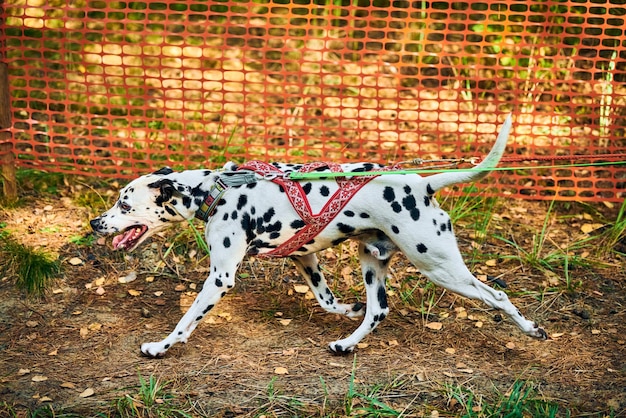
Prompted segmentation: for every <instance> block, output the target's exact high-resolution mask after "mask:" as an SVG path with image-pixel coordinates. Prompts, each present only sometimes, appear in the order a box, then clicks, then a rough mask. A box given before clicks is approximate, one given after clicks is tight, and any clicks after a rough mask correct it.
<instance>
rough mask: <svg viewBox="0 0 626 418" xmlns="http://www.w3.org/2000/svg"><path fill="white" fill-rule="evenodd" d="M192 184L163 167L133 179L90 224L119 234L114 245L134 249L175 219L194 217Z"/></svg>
mask: <svg viewBox="0 0 626 418" xmlns="http://www.w3.org/2000/svg"><path fill="white" fill-rule="evenodd" d="M192 206H193V205H192V197H191V191H190V187H189V186H187V185H184V184H182V183H180V182H179V181H177V180H176V173H174V171H172V170H171V169H170V168H163V169H161V170H159V171H156V172H154V173H152V174H148V175H145V176H142V177H139V178H137V179H135V180H133V181H131V182H130V183H129V184H128V185H127V186H126V187H124V188H123V189H122V190H121V191H120V196H119V199H118V200H117V202H116V203H115V205H113V207H112V208H111V209H109V210H107V211H106V212H104V213H103V214H102V215H100V216H98V217H97V218H95V219H93V220H92V221H91V222H90V224H91V227H92V228H93V230H94V231H95V232H97V233H99V234H103V235H110V234H117V235H116V236H115V237H114V238H113V248H115V249H116V250H127V251H132V250H134V249H135V248H137V246H138V245H139V244H141V243H142V242H143V241H145V240H146V239H147V238H148V237H150V236H151V235H153V234H155V233H157V232H159V231H161V230H163V229H165V228H166V227H168V226H169V225H171V224H172V222H179V221H184V220H185V219H190V218H193V214H194V213H195V209H193V208H192Z"/></svg>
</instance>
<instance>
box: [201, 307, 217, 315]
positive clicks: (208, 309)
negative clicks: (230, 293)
mask: <svg viewBox="0 0 626 418" xmlns="http://www.w3.org/2000/svg"><path fill="white" fill-rule="evenodd" d="M213 306H215V305H209V306H207V307H206V309H205V310H203V311H202V313H203V314H206V313H207V312H209V311H210V310H211V309H213Z"/></svg>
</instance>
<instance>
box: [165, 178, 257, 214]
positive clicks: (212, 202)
mask: <svg viewBox="0 0 626 418" xmlns="http://www.w3.org/2000/svg"><path fill="white" fill-rule="evenodd" d="M199 180H200V181H199ZM172 181H174V182H175V183H176V190H177V192H176V193H175V196H174V197H176V195H178V197H179V198H180V199H181V200H182V205H181V204H179V203H178V202H177V201H175V202H173V203H172V206H174V207H173V209H174V210H176V211H177V212H178V213H179V214H180V216H181V217H184V218H185V219H193V218H194V217H195V218H198V219H200V220H202V221H205V222H206V221H208V219H209V218H210V217H211V216H212V215H213V212H214V211H215V208H216V207H217V205H218V204H219V203H220V201H221V199H222V196H223V195H224V194H225V193H226V191H227V190H228V189H229V188H231V187H239V186H241V185H244V184H250V183H255V182H256V181H258V177H257V176H256V175H255V173H254V172H252V171H249V170H240V171H236V170H227V171H214V172H212V171H208V170H188V171H183V172H180V173H176V175H175V176H173V177H172Z"/></svg>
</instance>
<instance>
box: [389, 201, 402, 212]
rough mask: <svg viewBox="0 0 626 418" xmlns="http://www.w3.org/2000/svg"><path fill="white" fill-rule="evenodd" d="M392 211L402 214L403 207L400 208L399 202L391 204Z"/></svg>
mask: <svg viewBox="0 0 626 418" xmlns="http://www.w3.org/2000/svg"><path fill="white" fill-rule="evenodd" d="M391 209H392V210H393V211H394V212H395V213H400V212H402V206H400V203H398V202H393V203H392V204H391Z"/></svg>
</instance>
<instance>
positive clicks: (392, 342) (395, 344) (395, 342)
mask: <svg viewBox="0 0 626 418" xmlns="http://www.w3.org/2000/svg"><path fill="white" fill-rule="evenodd" d="M388 344H389V346H390V347H394V346H397V345H399V343H398V340H390V341H389V343H388Z"/></svg>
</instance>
